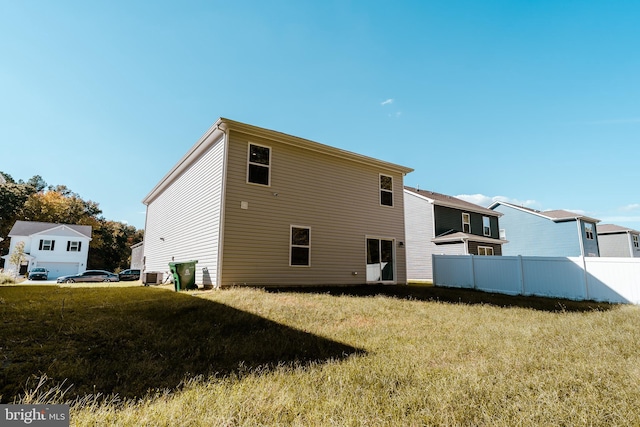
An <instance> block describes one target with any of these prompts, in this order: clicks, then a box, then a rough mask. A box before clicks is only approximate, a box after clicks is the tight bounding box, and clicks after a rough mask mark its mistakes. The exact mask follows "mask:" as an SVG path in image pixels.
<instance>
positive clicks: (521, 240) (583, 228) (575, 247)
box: [489, 202, 600, 257]
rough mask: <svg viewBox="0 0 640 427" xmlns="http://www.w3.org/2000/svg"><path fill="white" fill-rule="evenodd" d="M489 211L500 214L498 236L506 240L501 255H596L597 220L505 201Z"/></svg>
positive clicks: (490, 207)
mask: <svg viewBox="0 0 640 427" xmlns="http://www.w3.org/2000/svg"><path fill="white" fill-rule="evenodd" d="M489 209H492V210H495V211H496V212H500V213H502V217H501V218H500V236H501V237H502V238H504V239H506V240H508V241H509V243H508V244H505V245H504V247H503V251H502V254H503V255H523V256H547V257H577V256H600V251H599V248H598V233H597V230H596V224H597V223H598V222H600V220H598V219H594V218H590V217H588V216H585V215H580V214H577V213H574V212H568V211H564V210H550V211H542V212H541V211H538V210H535V209H530V208H525V207H522V206H517V205H514V204H511V203H507V202H495V203H493V204H492V205H491V206H489Z"/></svg>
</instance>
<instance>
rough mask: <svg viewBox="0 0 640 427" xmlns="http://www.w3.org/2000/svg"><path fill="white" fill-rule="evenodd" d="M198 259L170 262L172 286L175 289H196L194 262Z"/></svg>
mask: <svg viewBox="0 0 640 427" xmlns="http://www.w3.org/2000/svg"><path fill="white" fill-rule="evenodd" d="M197 263H198V261H185V262H170V263H169V270H171V274H172V275H173V287H174V288H175V290H176V292H177V291H183V290H189V289H198V286H196V264H197Z"/></svg>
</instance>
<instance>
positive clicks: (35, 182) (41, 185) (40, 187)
mask: <svg viewBox="0 0 640 427" xmlns="http://www.w3.org/2000/svg"><path fill="white" fill-rule="evenodd" d="M27 185H30V186H32V187H33V188H34V189H35V190H36V191H37V192H38V193H39V192H41V191H44V189H45V188H47V183H46V182H45V181H44V179H42V177H41V176H40V175H34V176H32V177H31V179H29V181H27Z"/></svg>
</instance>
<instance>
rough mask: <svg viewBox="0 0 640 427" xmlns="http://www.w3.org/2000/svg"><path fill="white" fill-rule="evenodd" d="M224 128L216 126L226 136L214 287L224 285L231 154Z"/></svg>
mask: <svg viewBox="0 0 640 427" xmlns="http://www.w3.org/2000/svg"><path fill="white" fill-rule="evenodd" d="M222 125H223V126H224V128H222V127H220V124H218V125H217V126H216V128H217V129H218V130H219V131H221V132H222V135H223V138H224V155H223V159H222V183H221V185H222V189H221V190H222V191H221V192H220V198H221V200H220V222H219V224H218V261H217V263H216V264H217V265H216V283H214V285H213V287H214V288H216V289H217V288H220V287H221V286H222V254H223V247H224V219H225V215H224V213H225V210H226V209H225V205H226V203H225V202H226V196H227V163H228V156H229V133H228V129H227V125H226V124H225V123H222Z"/></svg>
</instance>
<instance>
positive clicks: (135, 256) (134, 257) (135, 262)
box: [129, 242, 144, 270]
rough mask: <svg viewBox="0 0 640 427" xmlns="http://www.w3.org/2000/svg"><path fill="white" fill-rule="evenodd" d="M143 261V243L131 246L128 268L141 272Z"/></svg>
mask: <svg viewBox="0 0 640 427" xmlns="http://www.w3.org/2000/svg"><path fill="white" fill-rule="evenodd" d="M143 260H144V242H140V243H136V244H135V245H131V263H130V265H129V268H134V269H136V270H142V266H143Z"/></svg>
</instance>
